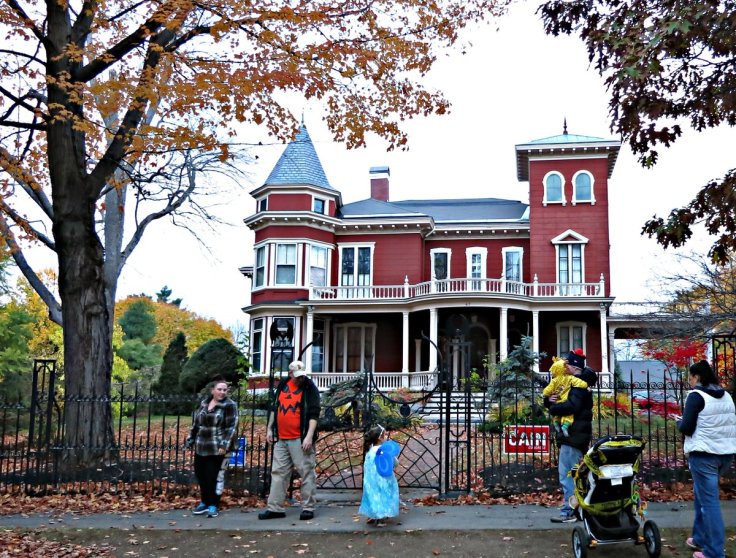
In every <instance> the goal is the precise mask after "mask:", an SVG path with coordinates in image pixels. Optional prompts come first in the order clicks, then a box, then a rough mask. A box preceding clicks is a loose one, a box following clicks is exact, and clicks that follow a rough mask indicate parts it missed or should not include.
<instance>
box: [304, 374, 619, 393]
mask: <svg viewBox="0 0 736 558" xmlns="http://www.w3.org/2000/svg"><path fill="white" fill-rule="evenodd" d="M358 374H360V373H359V372H312V373H311V374H310V378H312V381H313V382H314V383H315V384H316V386H317V387H318V388H319V390H320V391H325V390H327V388H329V387H330V386H331V385H333V384H337V383H340V382H344V381H346V380H350V379H352V378H355V377H356V376H357V375H358ZM536 376H537V377H539V378H541V379H543V380H546V381H549V372H537V373H536ZM373 378H374V381H375V382H376V386H377V387H378V389H380V390H381V391H393V390H396V389H399V388H402V387H406V388H409V389H410V390H412V391H421V390H431V389H433V388H434V387H435V386H436V385H437V372H429V371H420V372H406V373H404V372H374V373H373ZM612 382H613V374H611V373H610V372H609V373H603V372H598V387H597V389H599V390H600V392H601V393H609V392H612V391H613V383H612Z"/></svg>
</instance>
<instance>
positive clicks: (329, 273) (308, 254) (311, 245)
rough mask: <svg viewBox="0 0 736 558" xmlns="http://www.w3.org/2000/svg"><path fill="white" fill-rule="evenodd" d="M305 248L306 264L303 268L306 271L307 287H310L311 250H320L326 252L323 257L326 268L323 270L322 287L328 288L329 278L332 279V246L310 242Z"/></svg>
mask: <svg viewBox="0 0 736 558" xmlns="http://www.w3.org/2000/svg"><path fill="white" fill-rule="evenodd" d="M306 246H307V250H306V251H305V252H306V257H305V260H306V264H305V266H304V268H305V269H306V276H307V279H306V282H307V285H309V286H310V287H311V286H312V248H322V249H324V250H325V251H326V252H327V254H326V256H325V265H326V266H327V267H326V268H325V285H324V286H326V287H327V286H329V285H330V278H331V277H332V246H331V245H329V244H320V243H317V242H310V243H309V244H307V245H306Z"/></svg>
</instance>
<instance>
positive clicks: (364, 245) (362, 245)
mask: <svg viewBox="0 0 736 558" xmlns="http://www.w3.org/2000/svg"><path fill="white" fill-rule="evenodd" d="M344 248H352V249H353V250H356V251H357V249H358V248H370V250H371V273H370V277H369V280H368V284H369V285H373V267H374V266H373V257H374V255H375V253H376V243H375V242H347V243H345V244H338V245H337V253H338V259H339V261H338V264H337V265H338V268H337V269H338V272H337V274H338V278H337V282H338V286H340V287H350V286H351V285H343V284H342V251H343V249H344ZM353 261H354V262H355V269H354V270H353V273H354V274H356V275H357V270H358V258H357V253H356V258H355V259H354V260H353ZM352 286H353V287H359V286H361V285H352ZM363 286H364V285H363Z"/></svg>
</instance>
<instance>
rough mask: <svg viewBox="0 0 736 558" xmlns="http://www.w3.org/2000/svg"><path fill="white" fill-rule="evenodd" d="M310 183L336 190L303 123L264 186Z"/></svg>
mask: <svg viewBox="0 0 736 558" xmlns="http://www.w3.org/2000/svg"><path fill="white" fill-rule="evenodd" d="M288 184H309V185H311V186H318V187H320V188H327V189H329V190H334V188H333V187H332V186H330V183H329V181H328V180H327V176H326V175H325V171H324V169H323V168H322V163H321V162H320V160H319V157H318V156H317V151H316V150H315V149H314V144H313V143H312V138H310V137H309V132H308V131H307V127H306V126H305V125H304V124H302V125H301V126H300V128H299V132H298V133H297V135H296V138H294V140H293V141H292V142H291V143H289V145H287V146H286V149H285V150H284V152H283V153H282V154H281V158H280V159H279V160H278V162H277V163H276V165H275V166H274V167H273V170H272V171H271V174H269V175H268V178H267V179H266V182H265V184H264V186H277V185H288Z"/></svg>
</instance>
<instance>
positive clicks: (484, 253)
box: [465, 246, 488, 279]
mask: <svg viewBox="0 0 736 558" xmlns="http://www.w3.org/2000/svg"><path fill="white" fill-rule="evenodd" d="M476 254H479V255H480V271H481V274H480V277H472V279H486V277H487V275H488V274H487V269H488V266H487V265H486V262H487V261H488V248H481V247H479V246H473V247H470V248H466V249H465V276H466V277H467V278H468V279H470V278H471V277H470V273H471V271H472V265H473V256H474V255H476Z"/></svg>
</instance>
